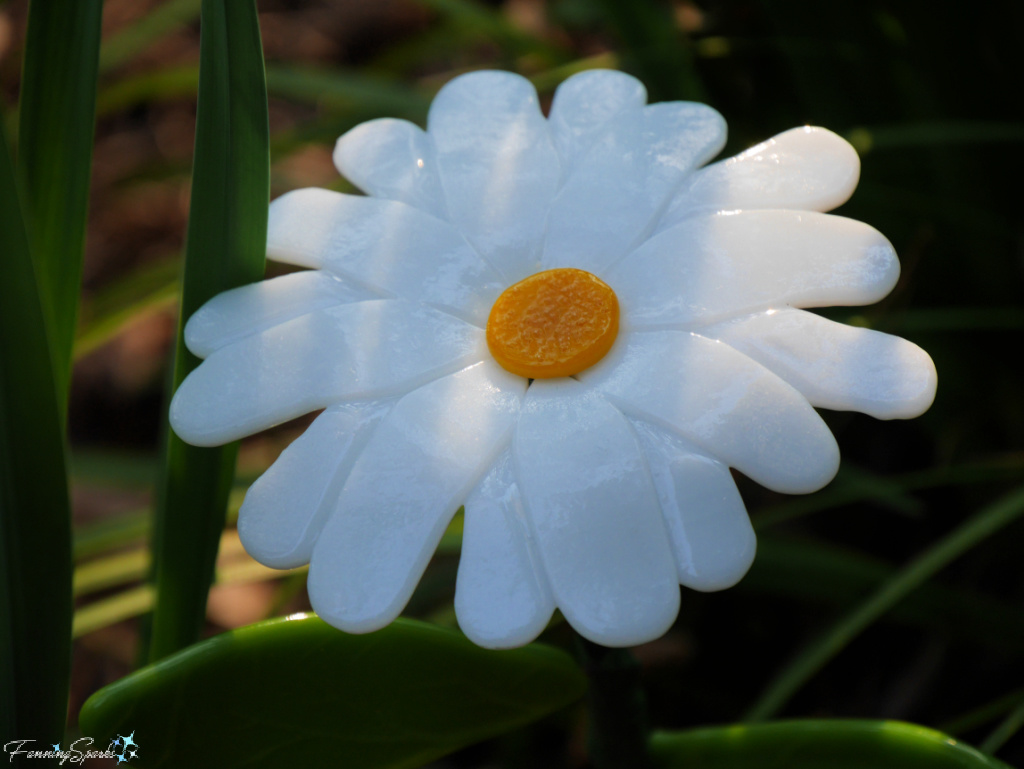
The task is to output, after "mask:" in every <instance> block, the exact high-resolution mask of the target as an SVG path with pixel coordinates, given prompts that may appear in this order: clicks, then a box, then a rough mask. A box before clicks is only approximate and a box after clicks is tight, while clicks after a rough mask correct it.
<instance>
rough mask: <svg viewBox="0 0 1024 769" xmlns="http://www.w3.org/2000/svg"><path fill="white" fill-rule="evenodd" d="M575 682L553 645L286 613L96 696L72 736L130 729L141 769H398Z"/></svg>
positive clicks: (544, 709) (543, 705)
mask: <svg viewBox="0 0 1024 769" xmlns="http://www.w3.org/2000/svg"><path fill="white" fill-rule="evenodd" d="M584 688H585V679H584V676H583V674H582V673H581V672H580V671H579V669H578V668H577V667H576V665H575V663H574V662H573V661H572V659H571V658H570V657H569V656H568V655H567V654H565V653H564V652H561V651H559V650H557V649H553V648H550V647H546V646H541V645H537V644H533V645H530V646H526V647H523V648H521V649H514V650H508V651H493V650H487V649H481V648H479V647H477V646H474V645H473V644H472V643H470V642H469V641H468V640H467V639H466V638H465V637H464V636H463V635H462V634H461V633H458V632H455V631H450V630H444V629H442V628H437V627H433V626H431V625H426V624H423V623H420V622H414V621H412V620H398V621H396V622H394V623H393V624H392V625H390V626H388V627H386V628H384V629H383V630H379V631H377V632H376V633H370V634H368V635H349V634H346V633H342V632H341V631H339V630H336V629H335V628H332V627H330V626H328V625H327V624H325V623H324V622H322V621H321V620H320V619H319V618H317V617H315V616H313V615H296V616H293V617H288V618H283V619H278V620H272V621H270V622H265V623H261V624H258V625H252V626H250V627H247V628H243V629H241V630H237V631H234V632H231V633H225V634H224V635H221V636H217V637H216V638H212V639H210V640H208V641H204V642H202V643H200V644H197V645H195V646H193V647H191V648H189V649H186V650H185V651H182V652H179V653H178V654H175V655H174V656H172V657H169V658H167V659H165V660H164V661H162V662H160V663H158V664H156V665H153V666H151V667H149V668H146V669H144V670H141V671H139V672H137V673H135V674H133V675H131V676H129V677H128V678H125V679H122V680H121V681H118V682H116V683H114V684H112V685H110V686H108V687H106V688H105V689H102V690H101V691H99V692H97V693H96V694H95V695H93V696H92V697H91V698H90V699H89V700H88V702H86V703H85V706H84V707H83V708H82V712H81V728H82V731H83V733H85V734H89V735H91V736H94V737H95V738H96V740H97V742H100V743H102V742H104V741H105V740H106V739H108V737H113V736H114V735H115V734H117V733H121V734H128V733H129V732H134V733H135V741H136V742H138V743H139V744H140V758H139V760H138V761H137V762H136V761H132V765H133V766H134V765H136V764H137V765H138V766H140V767H181V766H188V767H192V769H205V768H206V767H211V768H212V767H216V769H230V767H243V766H244V767H246V768H247V769H258V768H259V767H273V768H274V769H288V767H301V768H302V769H306V768H307V767H314V766H343V767H345V769H384V768H385V767H387V768H389V769H398V768H399V767H413V766H420V765H422V764H424V763H426V762H427V761H430V760H432V759H434V758H436V757H438V756H441V755H444V754H446V753H449V752H451V751H453V750H456V749H458V748H460V747H463V746H465V745H469V744H472V743H474V742H478V741H480V740H483V739H486V738H488V737H492V736H494V735H497V734H501V733H503V732H506V731H509V730H512V729H515V728H517V727H520V726H523V725H525V724H527V723H530V722H531V721H534V720H536V719H538V718H540V717H541V716H544V715H546V714H548V713H551V712H553V711H555V710H557V709H559V708H562V707H564V706H565V705H568V704H569V703H571V702H573V701H574V700H576V699H577V698H579V697H580V696H581V695H582V693H583V690H584ZM229 714H230V716H231V717H226V716H228V715H229Z"/></svg>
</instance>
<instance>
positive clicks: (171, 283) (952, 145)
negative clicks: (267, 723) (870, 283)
mask: <svg viewBox="0 0 1024 769" xmlns="http://www.w3.org/2000/svg"><path fill="white" fill-rule="evenodd" d="M199 6H200V3H199V2H198V0H165V1H164V2H158V1H156V0H106V4H105V11H104V20H103V27H104V41H103V49H102V54H101V56H102V58H101V65H100V83H99V91H98V110H97V114H98V116H97V128H96V141H95V154H94V163H93V174H92V198H91V209H90V219H89V231H88V241H87V249H86V255H85V267H84V286H83V291H84V294H83V298H82V305H81V311H80V323H79V334H78V341H77V344H76V352H75V358H76V365H75V369H74V379H73V383H72V392H71V405H70V417H69V420H70V421H69V424H70V444H71V456H72V473H73V478H72V482H73V503H74V517H75V520H74V522H75V531H76V536H75V553H76V559H77V560H76V578H75V591H76V600H77V606H78V610H77V613H76V618H75V634H76V645H75V656H74V663H73V664H74V667H73V690H72V702H71V718H70V723H71V724H74V722H75V720H76V716H75V714H76V713H77V711H78V708H79V706H80V704H81V702H82V701H83V700H84V699H85V698H86V697H87V696H88V695H89V694H91V693H92V692H94V691H95V690H96V689H98V688H99V687H100V686H102V685H103V684H105V683H108V682H110V681H112V680H115V679H117V678H119V677H121V676H123V675H125V674H126V673H128V672H129V671H130V670H131V667H132V665H133V662H134V660H135V659H136V657H137V654H138V650H139V627H140V617H142V616H143V615H144V614H145V612H146V610H147V609H148V607H149V606H150V604H151V601H152V595H151V593H150V590H149V588H148V587H147V586H146V585H145V583H144V577H145V575H146V573H147V570H148V565H149V562H148V554H147V551H146V548H145V543H146V537H147V533H148V531H149V527H150V504H151V495H152V490H153V484H154V481H155V479H156V474H157V472H158V467H159V456H160V446H161V444H162V437H161V436H162V431H163V430H164V429H165V428H164V419H165V410H166V402H167V394H166V392H165V383H166V382H167V380H168V366H169V356H170V354H171V352H172V349H173V339H174V333H175V328H176V323H177V318H176V296H177V293H176V292H177V280H178V270H179V266H180V257H181V249H182V243H183V239H184V233H185V224H186V220H187V215H188V211H187V207H188V193H189V174H190V165H191V155H192V138H193V130H194V123H195V96H196V94H195V89H196V82H197V74H198V69H197V68H198V52H199V23H198V17H199ZM27 7H28V3H27V2H26V0H9V1H8V2H6V3H5V4H2V5H0V89H2V94H3V106H4V108H5V116H6V119H7V120H8V127H9V131H8V133H9V135H11V136H12V137H13V134H14V131H13V129H14V127H15V126H16V120H15V119H14V114H15V109H16V105H17V98H18V84H19V76H20V60H21V51H22V46H23V43H24V31H25V30H24V28H25V19H26V13H27ZM258 7H259V9H260V23H261V26H262V34H263V45H264V52H265V55H266V60H267V84H268V89H269V92H270V126H271V134H272V147H271V151H272V160H273V166H272V195H274V196H276V195H279V194H281V193H283V192H285V191H287V190H290V189H293V188H296V187H304V186H325V187H330V188H333V189H337V190H343V191H353V190H352V188H351V187H350V186H349V185H348V184H347V183H346V182H345V181H344V180H342V179H340V178H339V177H338V175H337V172H336V171H335V169H334V167H333V165H332V163H331V151H332V149H333V144H334V140H335V139H336V137H337V136H338V135H339V134H341V133H343V132H344V131H345V130H347V129H348V128H350V127H351V126H353V125H355V124H357V123H359V122H362V121H364V120H368V119H372V118H375V117H380V116H393V117H403V118H407V119H410V120H413V121H415V122H418V123H420V124H422V123H423V121H424V119H425V116H426V109H427V106H428V105H429V102H430V99H431V96H432V94H433V93H434V92H436V90H437V89H438V88H439V87H440V86H441V85H443V84H444V83H445V82H447V81H448V80H449V79H451V78H452V77H454V76H455V75H457V74H460V73H462V72H465V71H468V70H472V69H481V68H500V69H507V70H511V71H515V72H519V73H521V74H523V75H525V76H527V77H529V78H531V79H532V80H533V82H534V83H535V85H536V86H537V88H538V90H539V92H540V94H541V97H542V102H543V103H544V104H545V106H546V105H547V104H549V103H550V99H551V95H552V93H553V91H554V88H555V86H556V85H557V84H558V83H559V82H560V81H561V80H563V79H564V78H565V77H567V76H569V75H570V74H572V73H574V72H576V71H579V70H583V69H590V68H594V67H615V68H620V69H624V70H626V71H628V72H631V73H632V74H635V75H637V76H638V77H639V78H640V79H641V80H643V81H644V82H645V83H646V85H647V86H648V89H649V92H650V98H651V100H652V101H660V100H667V99H688V100H699V101H705V102H707V103H709V104H711V105H712V106H714V107H715V108H716V109H717V110H719V111H720V112H721V113H722V114H723V115H724V117H725V118H726V120H727V121H728V123H729V130H730V136H729V144H728V146H727V148H726V151H725V153H724V154H725V155H730V154H735V153H736V152H739V151H742V150H743V149H745V148H747V147H749V146H751V145H752V144H755V143H757V142H759V141H762V140H764V139H766V138H769V137H770V136H772V135H774V134H776V133H779V132H781V131H783V130H786V129H788V128H791V127H793V126H797V125H802V124H815V125H821V126H825V127H827V128H829V129H831V130H833V131H835V132H837V133H839V134H841V135H843V136H845V137H846V138H847V139H848V140H849V141H850V142H851V143H853V145H854V146H855V147H856V148H857V150H858V151H859V152H860V154H861V157H862V163H863V170H862V176H861V183H860V185H859V187H858V189H857V191H856V193H855V194H854V196H853V198H852V200H851V201H850V202H849V203H847V204H846V205H844V206H843V207H842V208H841V209H840V210H839V213H840V214H842V215H846V216H850V217H853V218H856V219H860V220H862V221H864V222H867V223H869V224H871V225H872V226H874V227H876V228H877V229H879V230H880V231H881V232H882V233H884V234H885V235H886V236H887V237H888V238H889V239H890V240H891V241H892V242H893V244H894V245H895V247H896V250H897V252H898V254H899V255H900V257H901V261H902V266H903V273H902V277H901V280H900V283H899V285H898V286H897V288H896V289H895V290H894V291H893V293H892V294H891V295H890V296H889V297H888V298H887V299H886V300H885V301H883V302H882V303H880V304H878V305H875V306H872V307H867V308H843V309H840V310H836V311H827V312H826V313H825V314H827V315H829V317H832V318H834V319H836V320H842V321H845V322H849V323H854V324H859V325H866V326H870V327H873V328H878V329H880V330H883V331H887V332H891V333H895V334H899V335H901V336H904V337H906V338H908V339H910V340H912V341H914V342H916V343H918V344H919V345H921V346H922V347H924V348H925V349H926V350H927V351H928V352H929V353H931V355H932V356H933V358H934V360H935V363H936V366H937V368H938V372H939V392H938V397H937V399H936V402H935V405H934V406H933V408H932V409H931V411H930V412H929V413H927V414H926V415H925V416H924V417H922V418H919V419H916V420H913V421H911V422H886V423H883V422H879V421H876V420H873V419H871V418H870V417H866V416H863V415H860V414H845V413H826V414H825V418H826V420H827V421H828V422H829V425H830V426H831V427H832V429H833V430H834V432H835V433H836V436H837V439H838V441H839V445H840V448H841V450H842V453H843V466H842V469H841V471H840V474H839V476H838V478H837V479H836V480H835V482H834V483H833V484H831V485H830V486H829V487H827V488H826V489H824V490H823V491H821V492H819V493H817V494H814V495H811V496H808V497H802V498H796V497H783V496H780V495H774V494H771V493H770V492H767V491H766V490H764V489H761V488H759V487H757V486H756V485H755V484H753V483H750V482H746V481H745V480H744V479H740V483H741V490H742V492H743V495H744V498H745V499H746V501H747V504H748V508H749V510H750V513H751V516H752V518H753V520H754V522H755V526H756V527H757V528H758V532H759V555H758V559H757V561H756V562H755V565H754V567H753V569H752V570H751V572H750V574H749V575H748V576H747V578H746V579H745V580H744V581H743V582H742V583H741V584H740V585H739V586H738V587H736V588H734V589H732V590H729V591H727V592H725V593H720V594H709V595H704V594H696V593H693V592H690V591H685V590H684V594H683V608H682V611H681V613H680V618H679V621H678V622H677V624H676V626H675V628H674V629H673V630H672V631H671V632H670V633H669V634H668V635H666V636H665V637H664V638H662V639H660V640H659V641H657V642H654V643H651V644H648V645H646V646H643V647H640V648H638V649H637V650H636V653H637V656H638V658H639V659H640V661H641V664H642V667H643V676H644V681H645V685H646V689H647V692H648V705H649V710H650V719H651V722H652V724H653V725H654V726H656V727H683V726H693V725H699V724H713V723H729V722H734V721H737V720H740V719H742V718H743V717H744V715H745V714H747V713H749V712H750V709H751V708H752V707H753V706H754V705H755V703H758V702H759V698H761V697H762V695H763V694H764V692H765V691H766V689H767V688H768V687H769V686H770V685H771V682H772V681H773V680H776V679H777V677H779V676H780V675H782V674H784V673H785V671H787V670H790V669H791V668H790V667H788V666H790V665H792V664H793V663H794V662H797V663H799V662H800V661H801V660H802V659H806V650H807V649H808V648H811V647H812V645H813V644H814V643H815V642H816V641H818V640H820V639H821V638H823V637H826V636H829V634H833V635H834V636H835V637H836V638H838V640H839V645H838V646H837V647H836V648H835V653H834V654H831V655H829V660H828V662H827V664H825V665H824V666H823V667H821V669H820V670H817V671H816V672H815V674H814V675H813V676H809V677H807V680H806V682H805V683H804V682H802V684H803V685H801V686H800V687H799V688H798V689H797V690H796V691H795V694H794V695H793V696H792V697H791V698H785V699H784V700H783V701H782V702H780V703H778V704H777V706H773V708H772V714H773V715H778V716H788V717H804V716H814V717H865V718H897V719H903V720H909V721H914V722H918V723H922V724H925V725H928V726H932V727H936V728H940V729H943V730H946V731H948V732H949V733H951V734H953V735H955V736H959V737H962V738H964V739H967V740H968V741H973V742H976V743H981V742H983V741H985V740H986V739H988V736H989V735H990V733H991V732H992V731H993V729H996V727H997V726H998V725H999V724H1000V723H1002V722H1003V721H1004V719H1005V718H1006V717H1007V716H1008V715H1009V714H1012V713H1014V712H1020V713H1021V714H1022V718H1024V710H1021V708H1022V707H1024V558H1022V546H1024V522H1022V521H1021V520H1020V519H1015V520H1013V521H1012V522H1010V523H1009V524H1008V525H1006V526H1005V527H1003V528H1001V529H999V531H998V532H997V533H996V534H995V535H994V536H991V537H987V538H983V539H981V541H980V542H978V543H977V544H973V545H971V546H969V547H968V546H967V545H965V544H964V541H965V540H964V539H963V537H960V536H959V535H958V533H957V532H958V531H962V530H961V529H959V528H958V527H961V526H963V525H964V524H965V523H966V522H968V521H970V520H971V519H972V517H973V516H977V515H979V514H984V513H985V512H986V511H987V510H990V506H991V505H993V504H994V503H997V502H998V500H999V499H1000V498H1001V497H1002V496H1003V495H1005V494H1006V493H1007V492H1008V491H1010V490H1011V489H1013V488H1015V487H1017V486H1019V485H1020V484H1021V483H1022V482H1024V392H1022V385H1024V343H1022V342H1024V339H1022V334H1021V332H1022V330H1024V193H1022V182H1024V161H1022V157H1024V107H1022V104H1024V98H1022V96H1024V39H1022V31H1024V4H1022V3H1020V2H1019V1H1018V0H985V1H982V2H975V3H953V2H948V3H944V2H939V3H936V2H934V0H931V1H930V2H926V1H925V0H902V1H894V2H877V1H874V2H873V1H871V0H858V1H856V2H853V1H852V0H851V1H849V2H831V3H821V2H814V1H812V0H746V1H744V0H732V1H721V2H716V1H714V0H706V1H700V2H698V1H697V0H676V1H675V2H672V3H669V2H660V1H658V0H634V1H633V2H628V1H627V0H493V1H488V2H484V1H483V0H372V1H371V0H337V1H335V2H329V1H328V0H259V2H258ZM284 269H285V268H283V267H281V266H278V265H273V264H270V265H269V266H268V272H269V273H270V274H277V273H280V272H283V271H284ZM4 364H5V365H6V364H7V362H6V361H5V362H4ZM308 421H309V420H308V419H307V420H302V421H299V422H294V423H289V424H287V425H284V426H282V427H280V428H277V429H275V430H273V431H270V432H268V433H265V434H262V435H259V436H256V437H254V438H252V439H249V440H247V441H246V442H244V444H243V447H242V453H241V455H240V459H239V465H238V477H237V481H236V489H235V493H234V494H233V497H232V510H231V513H230V516H231V517H233V515H234V514H235V513H237V508H238V505H239V504H240V502H241V499H242V496H243V495H244V491H245V488H246V487H247V485H248V484H249V483H251V481H252V480H253V479H254V478H255V477H257V476H258V475H259V474H260V473H261V472H262V471H263V470H264V469H266V467H267V466H269V464H270V463H271V462H272V461H273V460H274V459H275V458H276V456H277V455H278V453H280V451H281V450H282V449H283V448H284V447H285V446H286V445H287V444H288V443H289V442H290V441H291V440H292V439H293V438H294V437H295V436H296V435H298V433H299V432H300V431H301V430H302V429H303V428H304V426H305V425H306V424H307V423H308ZM458 533H459V531H458V521H456V523H455V524H454V525H453V528H452V530H451V531H450V535H449V536H447V537H446V539H445V541H444V542H443V543H442V548H441V550H440V551H439V554H438V556H437V557H436V558H435V559H434V561H433V562H432V564H431V566H430V568H429V570H428V572H427V575H426V576H425V577H424V579H423V581H422V583H421V585H420V588H419V589H418V591H417V593H416V595H415V596H414V598H413V601H412V603H411V604H410V606H409V609H408V611H407V614H409V615H410V616H417V617H421V618H426V619H429V620H431V621H434V622H438V623H442V624H448V625H454V612H453V610H452V596H453V592H454V585H455V570H456V567H457V562H458V561H457V548H458ZM944 538H946V539H944ZM950 538H951V539H950ZM951 541H952V542H953V545H957V543H960V544H959V547H960V549H959V550H956V548H955V547H954V550H955V554H956V557H955V558H952V559H951V560H952V562H951V563H950V564H949V565H948V566H946V567H945V568H942V569H932V571H935V572H936V573H935V574H934V576H930V579H929V580H928V581H927V582H926V583H925V584H924V585H923V586H921V587H920V588H918V589H916V590H912V591H911V590H909V588H908V584H907V583H906V575H907V572H906V568H907V566H908V564H912V563H914V562H915V559H917V558H921V557H925V558H927V557H929V556H936V554H937V553H938V552H939V550H940V543H944V542H945V543H948V542H951ZM901 580H903V582H901ZM901 586H902V587H901ZM887 588H888V589H891V590H893V591H896V592H897V593H898V594H899V600H898V601H893V602H892V604H893V605H892V606H891V608H890V607H888V606H887V607H886V611H884V612H878V613H879V614H880V616H879V617H878V618H877V619H875V618H874V617H872V618H871V621H869V622H866V623H864V624H866V625H867V627H866V628H865V629H864V630H863V632H859V631H860V628H859V627H858V628H857V629H856V631H855V632H845V631H844V630H843V626H842V625H841V623H842V622H843V619H844V618H848V617H849V616H850V613H851V612H854V611H856V610H857V609H858V608H859V607H863V606H864V602H865V601H868V600H870V599H871V598H872V596H875V595H877V594H878V591H880V590H885V589H887ZM306 608H308V601H307V599H306V595H305V577H304V574H303V573H301V572H298V573H288V574H283V575H282V573H280V572H273V571H271V570H269V569H265V568H263V567H261V566H259V565H258V564H255V563H254V562H253V561H251V560H250V559H248V558H247V556H245V554H244V553H243V552H242V550H241V548H240V546H239V545H238V540H237V536H236V535H235V534H234V532H233V531H232V530H231V529H229V530H228V531H227V532H226V533H225V534H224V538H223V541H222V548H221V557H220V561H219V565H218V577H217V585H216V586H215V587H214V588H213V591H212V593H211V598H210V604H209V612H208V620H209V627H208V631H209V633H210V634H213V633H216V632H220V631H221V630H223V629H225V628H231V627H237V626H241V625H244V624H249V623H251V622H255V621H258V620H260V619H262V618H265V617H268V616H276V615H279V614H282V613H288V612H292V611H298V610H302V609H306ZM542 640H546V641H548V642H550V643H553V644H557V645H563V646H566V647H567V648H571V637H570V633H569V632H568V628H567V627H565V625H564V623H561V624H560V623H557V622H556V623H554V624H553V626H552V627H551V628H550V629H549V630H548V631H547V632H546V634H545V636H544V637H543V639H542ZM802 655H804V656H802ZM1010 734H1012V730H1010ZM998 741H999V740H996V741H995V742H998ZM995 742H990V743H989V747H992V748H993V749H995V748H999V755H1000V756H1001V757H1003V758H1004V759H1005V760H1007V761H1009V762H1010V763H1016V764H1024V736H1022V735H1021V734H1019V733H1018V734H1016V736H1008V738H1007V735H1005V734H1004V737H1003V743H1005V744H1000V745H996V744H995ZM582 761H583V728H582V720H581V717H580V713H579V712H577V711H569V712H565V713H562V714H560V715H559V716H557V717H553V718H550V719H547V720H545V721H543V722H541V723H540V724H538V725H535V726H533V727H530V728H529V729H527V730H523V731H521V732H519V733H517V734H515V735H513V736H511V737H505V738H502V739H501V740H499V741H495V742H492V743H488V744H485V745H482V746H477V747H474V748H471V749H468V750H467V751H463V752H462V753H459V754H456V755H455V756H453V757H450V758H448V759H446V760H445V762H444V765H446V766H447V765H451V766H478V765H489V766H503V767H515V766H529V767H544V766H576V765H580V764H581V763H582Z"/></svg>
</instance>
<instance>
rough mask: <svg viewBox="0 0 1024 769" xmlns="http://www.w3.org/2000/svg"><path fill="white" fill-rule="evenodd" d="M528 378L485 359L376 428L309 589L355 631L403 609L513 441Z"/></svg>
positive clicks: (331, 523) (321, 543) (325, 535)
mask: <svg viewBox="0 0 1024 769" xmlns="http://www.w3.org/2000/svg"><path fill="white" fill-rule="evenodd" d="M525 389H526V380H525V379H522V378H521V377H516V376H513V375H512V374H509V373H508V372H507V371H505V370H504V369H502V368H500V367H499V366H497V365H496V364H493V363H490V362H483V363H479V364H477V365H476V366H473V367H470V368H467V369H463V370H462V371H459V372H458V373H456V374H452V375H451V376H448V377H445V378H444V379H439V380H437V381H435V382H431V383H430V384H429V385H426V386H425V387H422V388H420V389H419V390H416V391H415V392H413V393H410V394H409V395H406V396H405V397H404V398H402V400H400V401H399V402H398V405H396V406H395V408H394V410H393V411H392V412H391V413H390V414H388V416H387V417H385V418H384V420H383V421H382V422H381V424H380V426H378V427H377V429H376V430H375V431H374V433H373V435H372V436H371V438H370V442H369V443H368V444H367V446H366V448H365V449H364V450H363V453H362V456H360V458H359V460H358V462H356V464H355V466H354V467H353V468H352V472H351V473H350V474H349V477H348V481H346V483H345V487H344V489H342V492H341V497H340V499H339V500H338V502H337V507H336V508H335V511H334V512H333V514H332V515H331V518H330V520H328V522H327V525H326V526H325V527H324V530H323V532H322V533H321V535H320V538H319V539H318V540H317V543H316V546H315V547H314V549H313V559H312V561H311V563H310V570H309V581H308V588H309V597H310V601H311V602H312V604H313V608H314V609H315V610H316V612H317V614H319V615H320V617H321V618H322V619H324V621H326V622H329V623H330V624H332V625H334V626H335V627H338V628H341V629H342V630H345V631H347V632H351V633H367V632H370V631H372V630H376V629H378V628H380V627H383V626H384V625H386V624H387V623H389V622H391V620H393V619H394V618H395V617H397V616H398V614H399V613H400V612H401V610H402V608H403V607H404V606H405V604H406V602H407V601H408V600H409V596H410V595H412V591H413V588H414V587H415V586H416V582H417V581H418V580H419V578H420V576H421V575H422V573H423V570H424V569H425V568H426V566H427V562H428V561H429V560H430V556H431V554H432V553H433V552H434V548H435V547H436V546H437V542H438V540H439V539H440V538H441V535H442V534H443V533H444V530H445V527H446V526H447V525H448V522H449V520H451V517H452V515H453V514H454V513H455V510H456V509H457V508H458V506H459V505H460V504H461V503H462V502H463V501H464V500H465V499H466V496H467V495H468V494H469V492H470V491H471V490H472V489H473V487H474V486H475V485H476V483H477V482H478V481H479V479H480V477H481V476H482V475H483V474H484V473H485V472H487V469H488V468H489V467H490V466H491V464H492V463H493V462H494V460H495V459H496V458H497V456H498V455H499V453H500V452H501V450H502V448H503V447H504V446H505V445H507V442H508V440H509V436H510V434H511V430H512V426H513V424H514V420H515V415H516V413H517V412H518V410H519V404H520V400H521V398H522V394H523V392H524V391H525Z"/></svg>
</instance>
